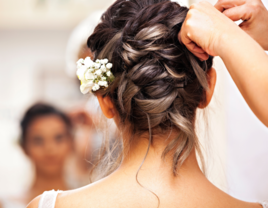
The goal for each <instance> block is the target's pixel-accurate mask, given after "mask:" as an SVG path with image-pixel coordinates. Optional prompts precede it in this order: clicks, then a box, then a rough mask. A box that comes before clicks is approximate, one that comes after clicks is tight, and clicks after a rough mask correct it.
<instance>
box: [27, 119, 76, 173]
mask: <svg viewBox="0 0 268 208" xmlns="http://www.w3.org/2000/svg"><path fill="white" fill-rule="evenodd" d="M67 128H68V127H67V126H66V124H65V123H64V122H63V120H62V119H61V118H60V117H59V116H57V115H47V116H42V117H39V118H36V119H35V120H34V121H33V122H32V123H31V124H30V125H29V127H28V129H27V132H26V145H25V151H26V153H27V155H28V156H29V157H30V158H31V160H32V161H33V162H34V164H35V166H36V170H37V171H38V172H39V173H40V174H45V175H48V176H53V175H57V174H61V171H62V170H63V166H64V162H65V159H66V157H67V156H68V154H69V153H70V150H71V145H72V143H71V137H70V133H69V131H68V129H67Z"/></svg>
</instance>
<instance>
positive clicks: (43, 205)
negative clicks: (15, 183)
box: [38, 190, 268, 208]
mask: <svg viewBox="0 0 268 208" xmlns="http://www.w3.org/2000/svg"><path fill="white" fill-rule="evenodd" d="M59 193H61V191H54V190H52V191H46V192H44V193H43V195H42V196H41V198H40V201H39V204H38V208H58V207H55V204H56V199H57V196H58V194H59ZM260 205H262V207H263V208H268V203H267V202H261V203H260ZM70 207H71V206H70ZM256 207H257V206H256ZM259 207H261V206H259Z"/></svg>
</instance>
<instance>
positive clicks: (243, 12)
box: [223, 5, 251, 21]
mask: <svg viewBox="0 0 268 208" xmlns="http://www.w3.org/2000/svg"><path fill="white" fill-rule="evenodd" d="M223 14H225V15H226V16H227V17H229V18H230V19H231V20H233V21H238V20H249V19H250V18H251V13H250V12H249V11H248V7H247V6H246V5H242V6H236V7H233V8H230V9H226V10H224V11H223Z"/></svg>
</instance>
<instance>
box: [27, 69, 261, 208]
mask: <svg viewBox="0 0 268 208" xmlns="http://www.w3.org/2000/svg"><path fill="white" fill-rule="evenodd" d="M208 78H209V79H208V80H209V89H208V90H207V91H206V97H207V100H206V102H203V103H202V104H200V106H199V107H200V108H205V107H206V106H207V105H208V104H209V102H210V100H211V97H212V95H213V92H214V87H215V83H216V72H215V70H214V69H211V70H210V71H209V74H208ZM97 97H98V100H99V103H100V106H101V109H102V112H103V114H104V115H105V116H106V117H107V118H109V119H114V120H115V122H116V123H117V124H118V120H119V118H118V113H117V111H116V110H115V107H114V105H113V103H112V102H111V100H110V98H109V97H102V96H101V95H98V94H97ZM177 134H178V132H177V131H176V130H174V131H172V132H171V133H168V134H166V135H156V136H154V145H153V146H150V150H149V153H148V155H147V157H146V160H145V162H144V164H143V166H142V169H141V170H140V172H139V175H138V180H139V182H140V183H141V184H142V185H143V186H144V187H146V188H148V189H150V190H151V191H153V192H154V193H155V194H157V195H158V196H159V198H160V201H161V203H160V207H169V208H175V207H184V208H192V207H200V208H215V207H217V208H226V207H233V208H261V205H259V204H257V203H247V202H242V201H239V200H237V199H234V198H232V197H231V196H229V195H227V194H226V193H224V192H222V191H221V190H219V189H218V188H217V187H215V186H214V185H213V184H212V183H210V182H209V180H207V178H206V177H205V176H204V174H203V173H202V171H201V170H200V168H199V166H198V163H197V159H196V155H195V151H192V153H191V155H190V156H189V157H188V158H187V160H186V161H185V162H184V163H183V165H182V167H181V168H180V170H179V176H177V177H175V176H174V175H173V174H172V159H171V158H172V154H170V155H168V156H167V158H166V159H165V160H163V159H162V158H161V154H162V151H163V150H164V148H165V147H166V145H167V143H168V142H169V140H170V139H173V138H174V137H176V135H177ZM123 138H124V139H129V138H130V135H128V134H125V135H123ZM147 138H148V135H146V134H145V135H142V136H140V137H136V138H135V141H136V142H135V145H133V146H132V148H131V149H130V150H129V152H128V154H126V157H125V158H124V160H123V162H122V164H121V165H120V167H119V168H118V169H117V170H116V171H115V172H113V173H112V174H111V175H109V176H107V177H106V178H104V179H102V180H100V181H97V182H95V183H93V184H90V185H88V186H85V187H83V188H80V189H76V190H72V191H67V192H63V193H60V194H59V195H58V197H57V201H56V206H55V207H56V208H61V207H62V208H63V207H64V208H69V207H70V208H71V207H74V206H75V207H79V208H86V207H98V208H104V207H105V208H106V207H114V208H119V207H128V208H134V207H135V208H137V207H148V208H156V207H157V198H156V197H155V196H154V195H153V194H152V193H150V192H149V191H147V190H146V189H144V188H142V187H141V186H139V185H138V183H137V182H136V180H135V177H136V173H137V170H138V168H139V166H140V164H141V162H142V160H143V158H144V156H145V153H146V150H147V146H148V139H147ZM39 200H40V196H39V197H37V198H36V199H34V200H33V201H32V202H31V203H30V204H29V206H28V208H37V207H38V203H39Z"/></svg>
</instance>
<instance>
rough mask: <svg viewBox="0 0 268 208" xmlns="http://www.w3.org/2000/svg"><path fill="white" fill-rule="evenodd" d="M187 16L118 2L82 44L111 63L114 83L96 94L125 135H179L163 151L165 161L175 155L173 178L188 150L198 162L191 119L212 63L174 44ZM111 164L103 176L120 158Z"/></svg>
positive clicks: (174, 8)
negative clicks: (108, 106) (109, 104)
mask: <svg viewBox="0 0 268 208" xmlns="http://www.w3.org/2000/svg"><path fill="white" fill-rule="evenodd" d="M187 12H188V8H186V7H182V6H180V5H179V4H177V3H174V2H171V1H170V0H117V1H116V2H115V3H114V4H113V5H112V6H111V7H110V8H109V9H108V10H107V11H106V12H105V13H104V14H103V16H102V18H101V22H100V23H99V24H98V25H97V27H96V28H95V31H94V33H93V34H92V35H91V36H90V37H89V39H88V42H87V43H88V47H89V48H90V49H91V50H92V51H93V52H94V55H95V57H94V58H95V59H103V58H108V59H109V62H111V63H113V68H112V72H113V74H114V75H115V77H116V79H115V81H114V82H113V83H112V84H110V85H109V87H108V88H107V89H101V90H100V93H102V95H103V96H109V97H110V98H111V100H112V102H113V103H114V105H115V107H116V110H117V112H118V113H119V116H120V119H121V124H122V125H121V126H122V128H123V127H124V130H127V131H129V132H130V133H131V135H137V134H138V135H141V134H143V133H145V132H149V135H150V137H149V142H153V135H154V133H156V132H158V133H159V132H162V133H165V132H168V131H170V130H172V129H176V130H179V133H178V137H177V138H176V139H174V140H173V141H171V142H170V143H169V144H168V145H167V147H166V149H165V150H164V152H163V158H164V157H165V155H166V154H167V153H169V152H170V151H171V150H173V151H174V155H173V173H174V175H176V174H177V170H178V168H179V167H180V166H181V164H182V163H183V162H184V161H185V159H186V158H187V157H188V156H189V154H190V152H191V151H192V149H193V148H196V150H197V152H198V153H199V156H200V157H201V160H202V158H203V157H202V153H201V150H200V146H199V143H198V140H197V136H196V134H195V129H194V118H195V113H196V109H197V106H198V105H199V104H200V102H203V101H204V100H205V93H204V91H205V90H206V89H207V71H208V70H209V69H210V68H211V67H212V60H213V58H212V57H210V58H209V59H208V60H207V61H200V60H199V59H198V58H197V57H195V56H194V55H193V54H192V53H191V52H190V51H188V50H187V48H186V47H185V46H184V45H182V44H181V43H180V42H179V41H178V33H179V31H180V28H181V25H182V23H183V21H184V19H185V17H186V14H187ZM133 138H134V137H133ZM130 144H131V141H129V146H130ZM149 144H150V143H149ZM130 148H131V146H130ZM108 151H109V152H110V151H111V147H109V149H108ZM105 152H106V153H107V149H106V150H105V151H103V152H102V153H103V154H102V156H104V157H105ZM116 159H117V163H113V164H114V166H109V168H108V169H107V174H108V173H110V172H111V171H113V170H114V169H115V168H116V167H118V165H119V163H120V160H121V159H122V155H119V157H117V158H116ZM202 161H203V160H202ZM108 163H109V164H111V161H110V162H108ZM106 165H107V164H106ZM102 167H103V166H102Z"/></svg>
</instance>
